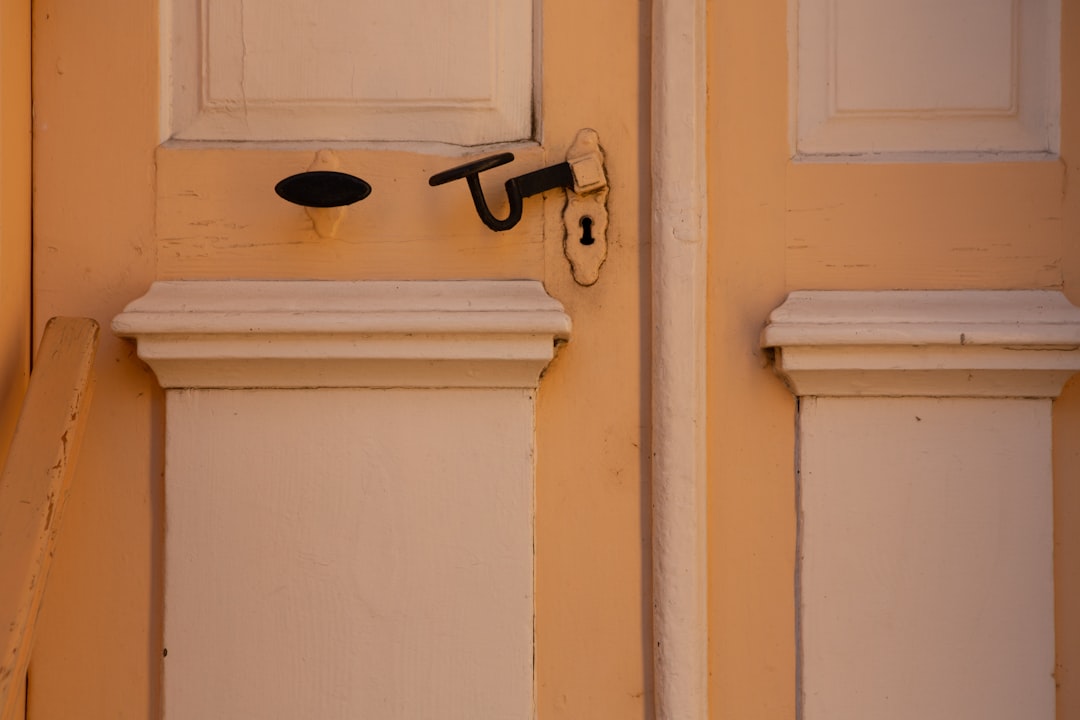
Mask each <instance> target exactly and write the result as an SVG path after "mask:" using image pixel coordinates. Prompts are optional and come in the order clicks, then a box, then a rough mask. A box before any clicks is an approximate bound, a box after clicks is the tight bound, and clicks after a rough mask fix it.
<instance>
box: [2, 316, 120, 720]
mask: <svg viewBox="0 0 1080 720" xmlns="http://www.w3.org/2000/svg"><path fill="white" fill-rule="evenodd" d="M98 332H99V328H98V324H97V323H96V322H94V321H93V320H90V319H87V318H53V319H52V320H50V321H49V324H48V326H47V327H46V329H45V334H44V336H43V337H42V340H41V345H40V347H39V348H38V353H37V356H36V357H35V366H34V372H33V374H32V375H31V379H30V385H29V387H28V388H27V393H26V399H25V401H24V403H23V410H22V413H21V414H20V416H19V423H18V425H17V427H16V429H15V436H14V438H13V440H12V443H11V451H10V453H9V454H8V458H7V461H6V462H5V464H4V470H3V473H2V474H0V577H2V578H4V587H5V590H4V592H3V593H0V716H2V717H4V718H5V720H14V719H15V717H16V716H15V712H16V710H15V706H16V703H17V702H19V701H20V697H21V695H22V692H23V690H22V688H23V686H24V685H25V682H26V668H27V665H28V664H29V662H30V653H31V650H32V649H33V644H34V629H35V623H36V621H37V616H38V611H39V609H40V607H41V602H42V598H43V597H44V595H45V590H46V583H47V581H48V578H49V569H50V566H51V561H52V557H53V553H54V552H55V551H56V543H57V538H58V537H59V534H60V528H61V523H62V521H63V516H64V510H65V509H66V507H67V500H68V494H69V492H70V488H71V479H72V476H73V475H74V473H75V465H76V462H77V460H78V457H79V447H80V445H81V443H82V436H83V432H84V430H85V428H86V422H87V414H88V412H89V405H90V394H91V390H92V385H91V381H92V367H93V364H94V355H95V353H96V351H97V341H98Z"/></svg>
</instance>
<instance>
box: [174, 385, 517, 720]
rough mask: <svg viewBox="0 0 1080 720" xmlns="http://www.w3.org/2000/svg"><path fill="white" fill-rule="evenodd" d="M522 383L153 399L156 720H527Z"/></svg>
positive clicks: (179, 394) (199, 393) (198, 393)
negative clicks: (161, 416)
mask: <svg viewBox="0 0 1080 720" xmlns="http://www.w3.org/2000/svg"><path fill="white" fill-rule="evenodd" d="M532 400H533V398H532V394H531V391H528V390H525V389H512V390H475V389H469V390H465V389H456V390H442V389H396V390H385V389H381V390H365V389H349V390H337V389H323V390H230V391H213V390H172V391H169V393H168V416H167V427H168V431H167V438H166V448H165V452H166V458H167V467H166V476H167V480H166V482H167V503H168V507H167V511H166V528H167V529H166V538H165V548H166V549H165V563H166V587H165V647H166V648H168V656H167V657H166V658H165V665H164V667H165V674H164V678H165V685H164V694H165V709H166V712H165V717H166V718H167V719H171V718H210V717H222V718H241V717H252V718H255V717H257V718H281V719H282V720H285V719H290V720H291V719H293V718H302V717H318V718H327V719H330V718H339V719H341V720H346V719H347V718H348V719H351V718H360V717H372V718H388V719H394V718H400V719H401V720H405V719H407V718H425V717H431V718H434V717H439V718H457V719H460V720H472V719H474V718H477V717H497V718H521V720H527V719H529V718H532V717H533V687H532V686H533V661H532V658H533V635H532V626H533V591H532V572H533V566H532V496H533V492H532V473H533V457H532V443H533V438H532V431H533V428H532V423H531V419H532Z"/></svg>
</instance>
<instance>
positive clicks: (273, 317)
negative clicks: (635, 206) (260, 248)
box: [113, 280, 570, 388]
mask: <svg viewBox="0 0 1080 720" xmlns="http://www.w3.org/2000/svg"><path fill="white" fill-rule="evenodd" d="M113 329H114V330H115V331H116V332H117V333H118V334H120V335H121V336H124V337H138V338H139V347H138V351H139V357H141V358H142V359H143V360H145V361H146V362H148V363H149V364H150V365H151V366H152V367H153V368H154V372H155V373H156V374H157V376H158V381H159V382H160V383H161V385H162V387H220V388H225V387H311V386H317V387H403V386H404V387H459V386H466V387H535V386H536V379H537V377H538V376H539V374H540V371H541V370H542V369H543V368H544V367H545V366H546V365H547V363H548V362H549V361H550V360H551V358H552V355H553V353H554V348H553V343H552V340H553V339H555V340H558V341H562V340H566V339H567V338H568V337H569V333H570V319H569V318H568V317H567V316H566V314H565V313H564V312H563V311H562V306H561V305H560V304H559V303H558V302H557V301H556V300H554V299H553V298H551V297H550V296H549V295H548V294H547V293H546V292H544V288H543V286H542V285H541V284H540V283H538V282H536V281H532V280H521V281H498V282H492V281H457V282H446V281H400V282H399V281H360V282H344V281H343V282H306V281H162V282H156V283H154V284H153V286H152V287H151V288H150V290H149V292H147V293H146V295H144V296H143V297H141V298H139V299H138V300H136V301H134V302H132V303H131V304H130V305H129V306H128V307H127V308H126V309H125V311H124V312H123V313H122V314H121V315H119V316H117V318H116V319H115V320H114V321H113Z"/></svg>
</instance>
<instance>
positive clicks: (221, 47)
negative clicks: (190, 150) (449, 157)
mask: <svg viewBox="0 0 1080 720" xmlns="http://www.w3.org/2000/svg"><path fill="white" fill-rule="evenodd" d="M165 6H166V7H164V8H163V10H162V16H163V31H164V32H166V33H167V35H165V36H164V37H163V39H162V50H163V52H164V53H166V54H165V56H164V57H163V62H162V65H163V67H164V68H165V73H166V75H165V78H164V82H163V87H164V88H165V90H166V92H165V96H166V97H165V98H164V108H163V109H164V111H165V113H164V118H167V119H168V124H169V128H168V129H167V131H166V132H167V136H168V137H171V138H175V139H178V140H237V141H308V140H322V141H346V142H348V141H355V142H398V143H409V142H425V143H450V144H454V145H482V144H487V143H497V142H515V141H523V140H527V139H529V138H531V137H532V134H533V122H532V116H533V99H534V98H533V87H534V80H535V70H534V64H535V56H536V53H535V52H534V44H535V43H534V32H533V28H534V25H533V22H534V3H533V0H476V1H473V2H467V3H455V4H448V3H437V4H434V5H432V4H431V3H429V2H425V0H397V1H396V2H393V3H386V2H378V1H377V0H323V2H320V3H317V4H312V3H310V2H303V0H264V2H259V3H244V2H242V1H241V0H215V2H209V0H198V1H194V0H185V1H184V2H179V1H174V2H171V3H165ZM170 6H171V7H170ZM391 68H392V69H393V71H392V72H391V71H390V69H391Z"/></svg>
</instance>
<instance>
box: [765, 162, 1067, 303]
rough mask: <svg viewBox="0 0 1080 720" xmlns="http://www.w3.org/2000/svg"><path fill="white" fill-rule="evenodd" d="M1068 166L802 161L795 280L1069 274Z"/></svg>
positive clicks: (1000, 282) (833, 285)
mask: <svg viewBox="0 0 1080 720" xmlns="http://www.w3.org/2000/svg"><path fill="white" fill-rule="evenodd" d="M1064 188H1065V168H1064V165H1063V164H1062V163H1061V162H1059V161H1056V160H1048V161H1045V162H1032V163H952V164H948V163H935V164H926V163H908V164H891V165H865V164H863V165H857V164H850V165H841V164H810V163H792V164H791V165H790V167H789V170H788V174H787V193H786V195H787V197H786V201H787V286H788V288H789V289H792V290H810V289H815V290H816V289H829V290H871V289H903V288H911V289H968V288H971V289H984V288H994V289H1013V288H1029V289H1036V288H1055V287H1060V285H1061V273H1062V270H1061V263H1062V224H1061V223H1062V221H1061V218H1062V216H1061V200H1062V193H1063V192H1064Z"/></svg>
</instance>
